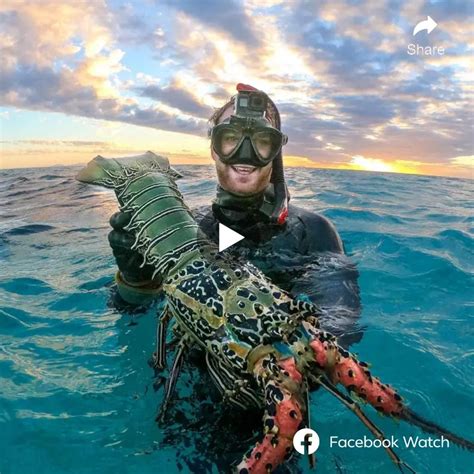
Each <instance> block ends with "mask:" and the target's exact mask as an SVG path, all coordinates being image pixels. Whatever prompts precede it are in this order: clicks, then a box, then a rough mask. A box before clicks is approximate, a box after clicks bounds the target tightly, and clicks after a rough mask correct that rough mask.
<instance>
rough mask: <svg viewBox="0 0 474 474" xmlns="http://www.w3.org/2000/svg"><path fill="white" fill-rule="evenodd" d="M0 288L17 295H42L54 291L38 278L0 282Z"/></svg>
mask: <svg viewBox="0 0 474 474" xmlns="http://www.w3.org/2000/svg"><path fill="white" fill-rule="evenodd" d="M0 288H3V289H4V290H6V291H8V292H9V293H16V294H17V295H41V294H43V293H49V292H51V291H53V290H52V288H51V287H50V286H49V285H47V284H46V283H45V282H44V281H42V280H38V279H36V278H14V279H12V280H8V281H4V282H0Z"/></svg>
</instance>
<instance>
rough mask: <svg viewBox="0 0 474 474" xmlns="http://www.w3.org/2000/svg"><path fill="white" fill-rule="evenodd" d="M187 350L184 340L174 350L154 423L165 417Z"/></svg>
mask: <svg viewBox="0 0 474 474" xmlns="http://www.w3.org/2000/svg"><path fill="white" fill-rule="evenodd" d="M187 348H188V345H187V340H186V339H185V338H183V339H181V341H180V342H179V344H178V349H177V350H176V356H175V358H174V361H173V366H172V367H171V370H170V374H169V376H168V379H167V380H166V385H165V398H164V399H163V402H162V404H161V407H160V411H159V412H158V415H157V416H156V419H155V421H157V422H158V423H161V422H162V421H163V420H164V418H165V415H166V411H167V410H168V406H169V403H170V400H171V397H172V396H173V393H174V390H175V388H176V382H177V381H178V377H179V373H180V371H181V368H182V367H183V362H184V356H185V354H186V350H187Z"/></svg>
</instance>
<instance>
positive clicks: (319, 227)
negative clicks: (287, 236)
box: [289, 204, 344, 252]
mask: <svg viewBox="0 0 474 474" xmlns="http://www.w3.org/2000/svg"><path fill="white" fill-rule="evenodd" d="M289 215H290V216H292V218H291V220H294V219H295V220H297V221H299V224H300V225H302V226H303V227H304V229H305V240H306V241H307V244H308V245H309V247H310V249H311V250H317V251H319V252H324V251H328V252H344V246H343V243H342V240H341V237H340V236H339V233H338V232H337V229H336V226H335V225H334V224H333V223H332V222H331V221H330V220H329V219H328V218H327V217H325V216H323V215H322V214H319V213H317V212H314V211H311V210H309V209H305V208H303V207H300V206H295V205H292V204H290V206H289Z"/></svg>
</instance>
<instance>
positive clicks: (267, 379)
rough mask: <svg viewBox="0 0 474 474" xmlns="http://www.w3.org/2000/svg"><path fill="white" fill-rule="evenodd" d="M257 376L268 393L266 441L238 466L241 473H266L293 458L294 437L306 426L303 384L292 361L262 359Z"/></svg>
mask: <svg viewBox="0 0 474 474" xmlns="http://www.w3.org/2000/svg"><path fill="white" fill-rule="evenodd" d="M254 374H255V376H256V378H257V380H258V382H259V383H260V384H261V385H262V386H263V387H264V391H265V415H264V418H263V420H264V438H263V440H262V442H261V443H257V444H256V445H255V446H254V448H253V449H252V450H251V451H250V453H249V454H248V456H245V457H244V458H243V460H242V461H241V462H240V464H239V465H238V466H237V472H238V473H239V474H266V473H268V472H271V471H273V469H275V468H276V467H277V466H278V465H280V464H281V463H282V462H284V461H285V460H286V459H289V458H290V457H291V454H292V452H293V436H294V434H295V433H296V432H297V431H298V429H300V428H301V427H302V426H303V425H304V421H303V419H304V416H305V411H306V407H305V402H304V399H303V398H302V397H301V393H302V392H301V385H302V383H303V380H302V376H301V374H300V372H298V370H297V369H296V366H295V362H294V359H293V358H290V359H285V360H284V361H279V362H278V363H277V362H276V360H275V358H274V357H273V356H272V355H269V356H265V357H263V358H262V359H260V360H259V361H258V362H257V363H256V364H255V366H254Z"/></svg>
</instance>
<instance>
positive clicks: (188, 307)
mask: <svg viewBox="0 0 474 474" xmlns="http://www.w3.org/2000/svg"><path fill="white" fill-rule="evenodd" d="M178 176H179V174H178V173H177V172H176V171H174V170H173V169H172V168H170V166H169V163H168V160H167V159H166V158H164V157H161V156H158V155H155V154H154V153H152V152H147V153H145V154H144V155H141V156H138V157H128V158H125V159H105V158H102V157H100V156H98V157H96V158H95V159H93V160H92V161H91V162H90V163H89V164H88V165H87V167H85V168H84V169H83V170H82V171H80V172H79V174H78V176H77V178H78V180H79V181H82V182H85V183H90V184H96V185H101V186H105V187H107V188H111V189H113V190H114V191H115V193H116V196H117V199H118V201H119V204H120V207H121V210H122V211H125V212H129V213H131V214H132V217H131V220H130V223H129V224H128V226H127V230H129V231H131V232H134V233H135V235H136V240H135V244H134V248H135V249H137V251H139V252H140V253H141V254H142V255H143V262H144V264H149V265H152V266H154V268H155V269H156V273H157V274H158V273H159V274H160V275H161V276H162V277H163V281H164V283H163V292H164V294H165V296H166V301H167V302H166V307H165V310H164V312H163V315H162V317H161V319H160V323H159V325H158V331H157V351H156V353H155V364H156V366H158V367H163V366H164V361H165V349H166V348H165V340H166V331H167V325H168V322H169V321H170V320H171V319H172V318H174V319H175V329H176V332H177V334H178V335H179V338H180V339H179V343H178V345H177V349H176V354H175V359H174V362H173V365H172V368H171V370H170V376H169V378H168V381H167V384H166V393H165V400H164V403H163V405H162V409H161V413H160V414H159V417H163V416H164V412H165V410H166V407H167V405H168V402H169V400H170V397H171V395H172V393H173V390H174V387H175V383H176V379H177V377H178V374H179V370H180V368H181V366H182V364H183V360H184V357H185V355H186V352H187V350H188V349H189V348H190V347H191V346H193V345H198V346H200V347H201V348H202V349H203V351H204V352H205V356H206V363H207V367H208V370H209V373H210V376H211V378H212V379H213V381H214V382H215V384H216V385H217V387H218V388H219V390H220V391H221V392H222V395H223V398H224V400H225V401H227V402H230V403H232V404H234V405H237V406H239V407H241V408H244V409H245V408H248V407H257V408H261V409H262V410H264V417H263V422H264V434H263V439H262V441H261V442H260V443H257V444H256V445H255V446H254V447H253V449H252V450H251V451H250V452H249V453H248V455H247V456H244V458H243V459H242V461H241V462H240V463H239V464H238V466H237V467H236V470H237V472H240V473H266V472H271V471H272V470H273V469H275V468H276V467H277V466H278V465H280V464H281V463H283V462H284V461H285V460H286V459H288V458H289V457H290V456H291V455H292V452H293V444H292V439H293V435H294V434H295V432H296V431H297V430H298V429H300V428H302V427H304V426H307V423H308V408H309V407H308V401H307V400H308V390H310V389H312V388H315V387H317V386H321V387H323V388H324V389H326V390H328V391H329V392H330V393H331V394H332V395H334V396H335V397H336V398H337V399H339V400H340V401H341V402H342V403H343V404H344V405H346V406H347V407H348V408H349V409H350V410H352V411H353V412H354V413H355V414H356V415H357V416H358V417H359V418H360V420H361V421H362V422H363V423H364V424H365V425H366V427H367V428H368V429H369V430H370V431H371V432H372V434H373V435H374V436H375V437H376V438H378V439H380V440H383V439H384V435H383V433H382V432H381V431H380V430H379V429H378V428H377V427H376V426H375V425H374V424H373V423H372V422H371V421H370V420H369V418H367V416H366V415H365V414H364V413H363V412H362V410H361V408H360V406H359V405H358V404H357V403H356V402H355V400H354V399H353V398H352V397H351V394H353V395H355V396H357V398H358V399H361V400H363V401H365V402H367V403H369V404H370V405H372V406H373V407H374V408H375V409H376V410H377V411H379V412H381V413H383V414H385V415H390V416H393V417H395V418H398V419H402V420H406V421H408V422H410V423H412V424H414V425H417V426H419V427H420V428H421V429H423V430H424V431H426V432H429V433H433V434H436V435H443V436H444V437H445V438H446V439H448V440H450V441H451V442H453V443H455V444H458V445H460V446H462V447H464V448H467V449H470V450H474V444H473V443H472V442H471V441H468V440H466V439H464V438H462V437H460V436H458V435H456V434H454V433H452V432H449V431H447V430H445V429H443V428H441V427H440V426H438V425H436V424H434V423H432V422H430V421H427V420H425V419H423V418H422V417H420V416H419V415H416V414H415V413H414V412H412V411H411V410H410V409H409V408H408V407H407V406H406V405H405V404H404V403H403V401H402V399H401V397H400V396H399V395H398V393H397V392H396V391H395V390H394V389H393V388H392V387H390V386H388V385H386V384H384V383H382V382H381V381H380V380H379V379H378V378H376V377H375V376H373V375H372V374H371V373H370V371H369V369H368V366H367V364H365V363H363V362H360V361H358V360H357V358H356V357H355V356H354V355H353V354H351V353H349V352H348V351H346V350H344V349H343V348H341V347H340V346H338V344H337V342H336V338H335V337H334V336H332V335H331V334H329V333H327V332H325V331H323V330H321V329H319V325H318V313H319V310H318V308H317V306H315V305H313V304H312V303H309V302H306V301H303V300H301V299H296V298H293V297H292V296H291V295H290V294H288V293H286V292H285V291H282V290H281V289H280V288H278V287H277V286H275V285H274V284H273V283H272V282H271V281H270V280H269V279H268V278H266V277H265V275H264V274H263V273H262V272H260V271H259V270H258V269H257V268H256V267H254V266H253V265H251V264H249V263H246V262H242V261H237V260H235V259H233V258H230V257H229V256H228V255H226V254H225V253H219V252H218V248H217V246H216V244H214V243H213V242H211V241H210V240H209V239H207V238H206V236H205V235H203V234H202V232H201V231H200V229H199V227H198V225H197V223H196V221H195V219H194V218H193V215H192V213H191V211H190V210H189V208H188V207H187V206H186V204H185V203H184V201H183V197H182V195H181V194H180V192H179V190H178V188H177V186H176V183H175V179H176V178H177V177H178ZM338 384H339V385H341V386H343V387H345V388H346V390H347V392H348V394H347V393H344V392H342V391H340V389H339V388H338V387H337V385H338ZM386 450H387V451H388V454H389V456H390V457H391V458H392V460H393V461H394V462H395V463H396V465H397V466H398V467H399V468H400V469H401V470H403V469H408V470H410V471H412V472H413V470H412V468H410V467H409V466H408V465H407V464H406V463H404V462H403V461H401V460H400V458H399V457H398V456H397V454H395V452H394V451H393V450H392V449H391V448H389V447H388V448H386Z"/></svg>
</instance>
